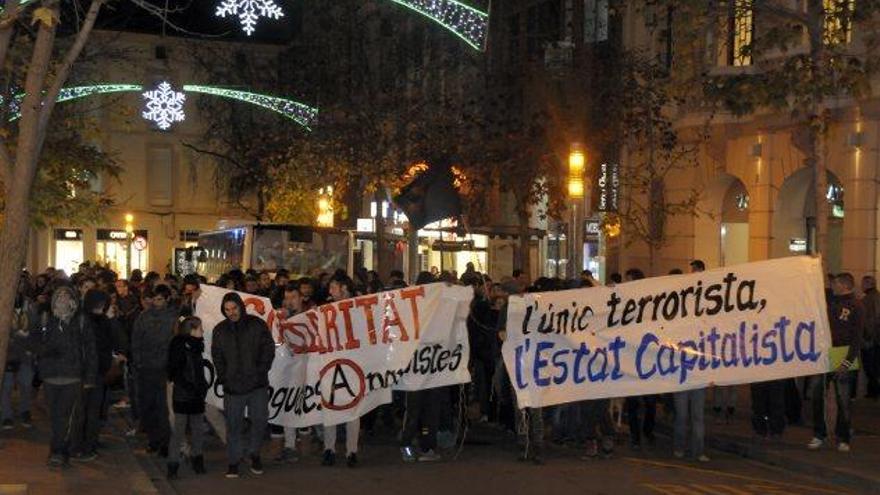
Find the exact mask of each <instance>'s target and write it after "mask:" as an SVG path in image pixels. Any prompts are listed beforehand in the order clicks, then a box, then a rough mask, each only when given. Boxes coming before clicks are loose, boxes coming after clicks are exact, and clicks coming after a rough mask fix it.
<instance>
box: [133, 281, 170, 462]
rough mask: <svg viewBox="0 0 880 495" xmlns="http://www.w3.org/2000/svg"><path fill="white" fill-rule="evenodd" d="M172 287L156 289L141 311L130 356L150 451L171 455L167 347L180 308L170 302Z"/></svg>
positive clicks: (161, 286)
mask: <svg viewBox="0 0 880 495" xmlns="http://www.w3.org/2000/svg"><path fill="white" fill-rule="evenodd" d="M170 299H171V290H170V289H169V288H168V286H165V285H159V286H156V288H155V289H153V299H152V305H151V306H150V308H149V309H147V310H146V311H144V312H143V313H141V314H140V315H139V316H138V317H137V320H135V322H134V328H133V329H132V331H131V358H132V361H133V364H134V368H135V374H136V375H137V390H138V396H139V397H138V403H139V405H138V407H139V408H140V410H139V414H140V418H141V427H142V428H143V429H144V431H146V432H147V438H148V439H149V445H148V447H147V451H148V452H158V453H159V455H160V456H161V457H167V456H168V441H169V440H170V438H171V425H170V423H169V421H168V396H167V390H166V384H167V377H166V368H167V365H168V347H169V346H170V344H171V339H172V338H173V337H174V327H175V325H177V309H176V308H172V307H169V306H168V301H169V300H170Z"/></svg>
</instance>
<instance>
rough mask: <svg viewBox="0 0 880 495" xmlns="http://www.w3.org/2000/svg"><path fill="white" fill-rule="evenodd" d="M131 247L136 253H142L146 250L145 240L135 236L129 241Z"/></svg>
mask: <svg viewBox="0 0 880 495" xmlns="http://www.w3.org/2000/svg"><path fill="white" fill-rule="evenodd" d="M131 247H133V248H135V249H136V250H138V251H143V250H144V249H147V239H146V238H144V237H141V236H137V237H135V238H134V240H133V241H131Z"/></svg>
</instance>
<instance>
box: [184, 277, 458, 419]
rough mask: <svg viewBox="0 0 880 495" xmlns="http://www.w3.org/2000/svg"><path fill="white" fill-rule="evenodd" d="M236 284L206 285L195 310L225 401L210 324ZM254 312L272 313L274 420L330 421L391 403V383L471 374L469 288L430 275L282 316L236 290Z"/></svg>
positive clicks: (216, 395) (425, 384) (415, 386)
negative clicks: (432, 280)
mask: <svg viewBox="0 0 880 495" xmlns="http://www.w3.org/2000/svg"><path fill="white" fill-rule="evenodd" d="M227 292H230V291H229V290H226V289H221V288H219V287H211V286H202V294H201V296H200V297H199V300H198V304H197V309H196V315H197V316H199V317H200V318H202V322H203V326H204V329H205V349H206V351H205V354H206V356H205V358H206V360H207V364H206V366H207V373H208V378H209V383H210V384H211V391H210V392H209V394H208V402H209V403H210V404H213V405H215V406H217V407H220V408H222V407H223V400H222V396H223V390H222V386H220V385H216V384H215V383H214V373H213V365H212V364H211V363H210V359H211V357H210V348H211V345H210V343H211V336H212V331H213V329H214V326H216V325H217V323H219V322H221V321H222V320H223V319H224V317H223V315H222V313H221V311H220V305H221V301H222V299H223V296H224V295H225V294H226V293H227ZM240 295H241V296H242V299H243V300H244V302H245V306H246V307H247V310H248V312H249V313H251V314H254V315H257V316H259V317H260V318H263V319H264V320H266V322H267V324H268V325H269V328H270V331H271V332H272V336H273V338H274V340H275V343H276V351H275V361H274V362H273V363H272V370H271V371H270V372H269V385H270V391H269V392H270V393H269V421H270V422H271V423H274V424H279V425H283V426H294V427H306V426H311V425H319V424H323V425H334V424H340V423H345V422H347V421H351V420H353V419H356V418H358V417H360V416H362V415H364V414H366V413H367V412H369V411H370V410H372V409H373V408H375V407H377V406H379V405H381V404H387V403H389V402H391V392H392V390H404V391H413V390H422V389H428V388H434V387H442V386H446V385H455V384H460V383H467V382H469V381H470V374H469V372H468V369H467V368H468V366H467V365H468V356H469V352H470V351H469V349H468V338H467V326H466V321H467V316H468V312H469V307H470V302H471V299H472V298H473V290H472V289H471V288H469V287H461V286H452V285H446V284H431V285H423V286H415V287H408V288H404V289H399V290H392V291H388V292H381V293H378V294H370V295H366V296H361V297H356V298H353V299H346V300H343V301H338V302H333V303H330V304H326V305H324V306H320V307H318V308H315V309H312V310H309V311H306V312H303V313H301V314H298V315H295V316H293V317H291V318H289V319H286V320H283V319H282V318H281V317H279V314H280V313H277V312H275V311H273V310H272V309H271V308H272V305H271V302H270V301H269V300H268V299H266V298H264V297H259V296H253V295H250V294H244V293H240Z"/></svg>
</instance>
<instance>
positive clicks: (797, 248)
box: [788, 237, 807, 253]
mask: <svg viewBox="0 0 880 495" xmlns="http://www.w3.org/2000/svg"><path fill="white" fill-rule="evenodd" d="M788 250H789V251H791V252H792V253H806V252H807V240H806V239H803V238H801V237H792V238H791V240H789V241H788Z"/></svg>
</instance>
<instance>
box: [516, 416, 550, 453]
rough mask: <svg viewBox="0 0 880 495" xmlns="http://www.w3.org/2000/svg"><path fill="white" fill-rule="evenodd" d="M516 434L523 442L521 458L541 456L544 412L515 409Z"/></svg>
mask: <svg viewBox="0 0 880 495" xmlns="http://www.w3.org/2000/svg"><path fill="white" fill-rule="evenodd" d="M516 426H517V434H518V435H519V437H520V439H521V440H522V441H523V447H524V450H523V457H527V458H529V457H534V456H536V455H541V453H542V450H543V447H544V412H543V410H542V409H541V408H540V407H538V408H534V407H526V408H523V409H520V408H519V407H517V409H516Z"/></svg>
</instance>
